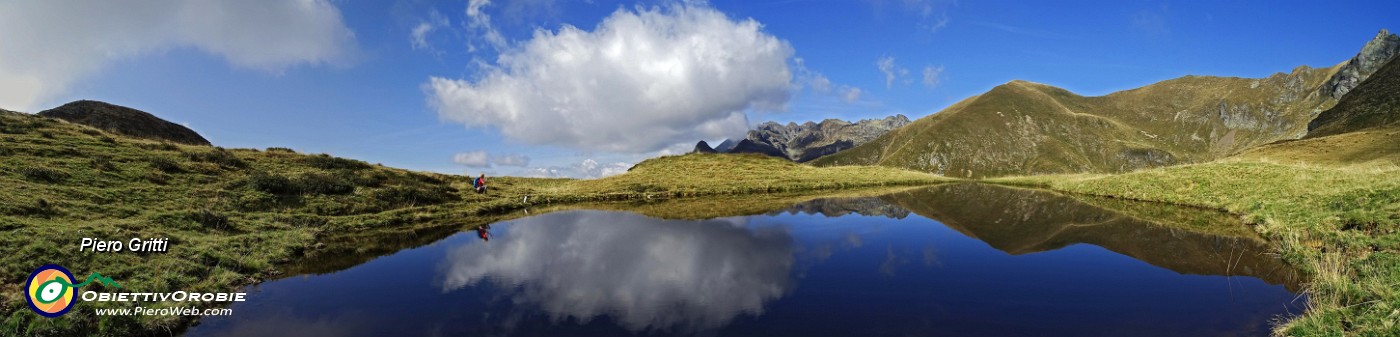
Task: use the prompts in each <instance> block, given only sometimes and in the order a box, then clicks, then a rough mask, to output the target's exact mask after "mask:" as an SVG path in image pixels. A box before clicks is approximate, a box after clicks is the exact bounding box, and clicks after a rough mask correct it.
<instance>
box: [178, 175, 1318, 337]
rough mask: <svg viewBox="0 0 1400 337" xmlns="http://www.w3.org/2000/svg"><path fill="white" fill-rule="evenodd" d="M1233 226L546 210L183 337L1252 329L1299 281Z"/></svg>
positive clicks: (914, 210)
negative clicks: (485, 236) (692, 216)
mask: <svg viewBox="0 0 1400 337" xmlns="http://www.w3.org/2000/svg"><path fill="white" fill-rule="evenodd" d="M648 213H649V214H656V215H665V214H666V213H668V212H667V210H666V209H665V207H661V208H657V207H651V208H648ZM1240 226H1242V225H1240V224H1237V223H1233V222H1231V219H1230V218H1229V217H1226V216H1223V215H1220V214H1215V213H1209V212H1202V211H1195V210H1184V209H1175V208H1163V207H1161V206H1157V205H1145V204H1131V203H1123V202H1116V201H1111V200H1082V199H1075V198H1070V197H1065V196H1061V195H1057V194H1051V193H1044V192H1036V191H1029V190H1020V189H1009V188H1002V187H992V186H984V185H969V184H962V185H948V186H939V187H935V188H930V189H921V190H916V191H909V192H904V193H897V194H893V195H888V196H883V197H879V198H861V199H825V200H815V201H811V202H805V203H802V204H799V205H795V206H793V207H792V208H790V209H786V210H777V211H773V212H770V213H767V214H759V215H749V216H734V217H725V218H716V219H710V220H663V219H660V218H656V217H649V216H645V215H639V214H634V213H628V212H619V211H592V210H578V211H563V212H555V213H549V214H543V215H537V216H532V217H525V218H520V219H516V220H511V221H505V222H501V223H496V224H493V225H492V226H491V230H490V234H491V235H492V238H491V240H490V241H483V240H481V239H479V238H478V235H477V233H476V232H462V233H458V234H453V235H451V236H449V237H447V238H445V239H442V240H440V241H437V242H433V243H431V244H428V245H426V246H421V247H417V248H412V249H406V250H402V251H399V252H397V253H393V254H391V255H386V256H383V257H379V258H375V259H372V260H370V261H368V262H365V263H363V264H360V265H357V266H353V267H350V268H348V269H344V270H341V271H338V272H333V273H328V274H320V275H315V276H296V277H290V278H286V279H281V280H277V281H272V282H267V283H264V284H262V285H259V286H255V287H251V288H250V289H248V291H249V292H250V294H249V296H248V298H249V301H248V302H243V303H239V304H237V305H234V306H232V308H233V310H234V315H233V316H227V317H209V318H206V319H204V320H202V321H201V323H200V325H198V326H195V327H193V328H191V329H190V330H189V332H188V334H189V335H195V336H221V335H241V336H267V335H300V336H421V335H433V336H438V335H441V336H458V335H470V336H559V335H598V336H612V335H707V336H709V335H714V336H731V335H735V336H844V335H853V336H854V335H859V336H878V335H899V336H905V335H912V336H930V335H941V336H1265V335H1267V334H1268V329H1269V324H1270V322H1271V320H1273V319H1275V318H1276V317H1279V316H1281V315H1287V314H1289V313H1290V312H1291V313H1298V312H1299V311H1300V309H1299V308H1300V306H1301V305H1302V300H1298V299H1296V298H1297V296H1296V295H1295V294H1294V292H1295V291H1296V290H1297V287H1298V285H1297V284H1298V282H1299V280H1297V279H1296V276H1295V274H1294V273H1293V272H1292V271H1291V270H1289V269H1288V268H1287V267H1286V266H1284V265H1283V264H1282V263H1281V262H1279V261H1278V260H1277V259H1275V258H1273V257H1271V256H1270V255H1268V254H1265V252H1266V251H1267V248H1266V247H1265V242H1264V241H1262V240H1260V239H1258V238H1257V237H1254V236H1252V235H1250V234H1249V233H1250V232H1249V230H1248V229H1247V228H1242V227H1240Z"/></svg>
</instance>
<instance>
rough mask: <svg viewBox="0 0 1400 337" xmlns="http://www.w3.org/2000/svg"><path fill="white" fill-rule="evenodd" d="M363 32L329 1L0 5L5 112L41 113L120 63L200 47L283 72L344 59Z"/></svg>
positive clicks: (0, 96)
mask: <svg viewBox="0 0 1400 337" xmlns="http://www.w3.org/2000/svg"><path fill="white" fill-rule="evenodd" d="M353 44H354V34H353V33H352V32H351V31H350V29H349V28H347V27H346V26H345V24H344V22H343V21H342V19H341V15H340V10H339V9H337V8H336V7H335V6H334V5H333V4H331V3H330V1H328V0H245V1H223V0H130V1H80V0H44V1H4V2H0V106H3V107H7V108H15V109H21V110H33V109H35V108H36V106H35V105H36V104H42V103H47V102H46V100H49V99H53V98H55V97H56V96H58V95H61V94H63V93H64V92H65V91H66V90H67V89H68V87H69V86H71V85H72V84H73V83H74V82H76V81H79V80H81V79H82V78H83V77H85V76H89V75H91V74H93V73H94V72H96V71H98V70H100V69H101V68H102V67H103V66H104V65H106V64H108V63H110V62H111V61H113V60H117V59H123V58H130V57H137V56H140V55H143V54H148V53H153V52H160V51H163V50H168V49H171V48H181V47H186V48H195V49H198V50H202V51H204V52H207V53H210V54H214V55H218V56H220V57H222V58H224V59H226V60H227V61H228V62H229V63H232V64H233V65H235V66H239V67H246V68H253V69H259V70H266V71H273V72H276V71H281V70H283V69H285V68H286V67H288V66H292V65H296V64H324V63H338V62H342V61H344V60H345V59H346V58H347V57H348V54H349V52H350V50H351V49H353Z"/></svg>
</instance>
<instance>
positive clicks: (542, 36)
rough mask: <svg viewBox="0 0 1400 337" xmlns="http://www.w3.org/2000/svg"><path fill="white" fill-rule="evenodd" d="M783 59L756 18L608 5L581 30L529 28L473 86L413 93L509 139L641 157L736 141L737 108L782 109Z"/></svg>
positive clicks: (787, 76) (742, 118) (454, 82)
mask: <svg viewBox="0 0 1400 337" xmlns="http://www.w3.org/2000/svg"><path fill="white" fill-rule="evenodd" d="M473 3H474V4H475V3H477V2H476V1H474V2H473ZM478 15H484V14H481V13H479V14H478ZM792 55H793V51H792V48H791V47H790V46H789V45H788V43H787V42H785V41H783V40H780V39H778V38H776V37H773V36H771V35H768V34H767V33H764V32H763V31H762V25H760V24H759V23H758V22H756V21H754V20H752V19H749V20H742V21H735V20H731V19H730V18H729V17H727V16H725V15H724V14H723V13H720V12H719V11H716V10H714V9H711V8H708V7H696V6H692V5H686V4H675V5H670V6H668V7H663V8H650V9H645V8H642V9H637V10H635V11H629V10H625V9H619V10H618V11H616V12H614V13H613V14H612V15H610V16H608V17H607V18H605V19H603V21H602V22H601V23H599V24H598V26H597V27H594V28H593V30H592V31H585V30H582V29H578V28H575V27H572V26H564V27H563V28H560V29H559V30H558V31H557V32H551V31H547V30H537V31H536V32H535V34H534V36H533V37H532V38H531V39H530V40H529V41H525V42H522V43H521V44H520V45H518V46H515V47H512V48H509V49H507V50H505V51H504V52H503V53H502V54H501V55H500V56H499V57H498V58H497V60H496V62H495V65H494V66H492V67H488V68H487V69H484V73H483V74H482V75H481V76H480V77H479V78H477V79H473V80H463V79H448V78H441V77H432V78H431V79H430V80H429V81H428V83H427V84H425V89H426V90H427V91H428V100H429V101H430V104H431V105H432V106H433V107H434V108H435V109H436V110H437V112H438V114H439V115H440V116H442V117H443V118H445V119H448V120H453V121H457V122H462V123H464V124H467V125H469V126H491V127H496V128H498V129H499V130H500V131H501V134H502V135H504V136H505V137H508V138H511V139H515V140H520V141H523V142H526V143H530V144H553V145H560V146H566V147H571V148H575V149H583V150H590V151H591V150H601V151H609V152H623V153H643V152H650V151H656V150H659V149H662V148H665V147H667V146H670V145H674V144H677V143H689V142H694V141H695V140H696V139H715V138H722V137H732V136H736V135H740V134H743V133H744V132H746V130H747V129H748V119H747V117H746V115H745V110H747V109H759V110H781V109H783V108H784V107H785V106H786V104H787V100H788V96H789V90H790V88H791V81H792V77H793V76H792V72H791V71H790V70H789V68H788V64H787V62H788V60H789V58H790V57H791V56H792Z"/></svg>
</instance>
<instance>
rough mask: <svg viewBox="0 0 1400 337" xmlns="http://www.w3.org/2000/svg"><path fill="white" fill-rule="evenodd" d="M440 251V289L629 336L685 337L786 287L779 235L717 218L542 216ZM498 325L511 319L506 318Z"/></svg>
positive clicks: (787, 248)
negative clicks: (487, 288) (477, 294)
mask: <svg viewBox="0 0 1400 337" xmlns="http://www.w3.org/2000/svg"><path fill="white" fill-rule="evenodd" d="M493 232H496V233H495V234H496V236H495V237H494V238H493V239H492V240H491V241H490V242H486V243H476V244H468V245H464V246H462V247H461V248H458V249H455V250H453V251H451V252H449V253H448V255H447V259H446V262H445V264H446V265H445V266H444V267H443V268H442V269H443V270H444V272H443V274H444V276H443V281H442V287H443V291H444V292H452V291H456V290H458V289H461V288H464V287H468V286H473V285H477V284H482V283H493V284H495V285H497V286H498V287H501V289H504V292H502V293H501V294H500V296H502V298H501V299H502V300H503V301H507V302H508V303H514V304H517V305H527V306H530V307H532V308H535V307H537V308H539V309H538V310H540V311H543V312H544V313H545V314H547V315H549V316H550V317H551V318H552V319H554V320H560V321H562V320H572V321H577V322H588V321H590V320H592V319H594V318H598V317H600V316H604V315H606V316H609V317H611V318H612V319H613V320H615V321H616V322H617V323H618V325H620V326H621V327H623V328H625V329H628V330H631V331H634V332H639V331H662V332H669V333H667V334H690V333H692V332H696V331H699V330H706V329H713V328H718V327H722V326H725V325H727V324H728V323H729V322H731V321H732V320H733V319H734V318H736V317H739V316H740V315H755V316H756V315H760V314H762V313H763V312H764V304H765V303H767V302H770V301H772V300H775V299H777V298H779V297H781V296H783V295H784V294H786V293H787V292H788V291H789V290H790V289H791V288H792V284H793V283H792V282H793V281H792V279H791V276H789V275H790V274H791V273H792V270H793V267H794V265H795V264H796V263H795V260H796V258H795V257H794V253H793V252H794V251H795V250H796V249H795V248H796V247H795V244H794V240H793V238H792V236H791V234H789V233H788V232H787V231H786V230H785V229H783V228H771V227H770V228H757V229H750V228H747V227H746V226H744V225H743V224H735V223H732V222H731V221H727V220H725V219H716V220H703V221H691V220H660V219H654V218H648V217H645V216H640V215H635V214H630V213H620V212H600V211H574V212H558V213H549V214H544V215H540V216H535V217H528V218H523V219H519V220H515V221H513V222H512V223H511V224H510V225H509V227H503V228H497V229H495V230H493ZM504 321H513V320H512V319H509V318H506V319H504Z"/></svg>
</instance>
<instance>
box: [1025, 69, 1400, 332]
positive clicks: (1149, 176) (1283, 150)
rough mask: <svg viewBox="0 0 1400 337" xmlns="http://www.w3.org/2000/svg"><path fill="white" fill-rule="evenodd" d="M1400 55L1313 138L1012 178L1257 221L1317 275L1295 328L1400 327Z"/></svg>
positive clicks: (1327, 115) (1328, 116)
mask: <svg viewBox="0 0 1400 337" xmlns="http://www.w3.org/2000/svg"><path fill="white" fill-rule="evenodd" d="M1396 88H1400V63H1397V62H1390V64H1387V65H1385V66H1384V67H1382V68H1381V70H1379V71H1377V72H1376V73H1375V74H1374V75H1372V76H1371V77H1370V78H1369V79H1367V80H1366V81H1365V82H1363V83H1361V84H1360V85H1359V86H1357V87H1356V88H1355V89H1353V90H1352V91H1351V92H1350V93H1348V94H1347V95H1346V96H1344V97H1343V98H1342V99H1341V101H1340V102H1338V103H1337V104H1336V106H1334V107H1333V108H1332V109H1329V110H1327V111H1325V112H1322V113H1321V114H1320V116H1322V117H1319V119H1318V121H1319V122H1317V123H1314V126H1315V128H1314V130H1312V131H1311V132H1310V133H1309V134H1308V135H1307V137H1306V138H1304V139H1301V140H1294V141H1285V142H1279V143H1274V144H1269V145H1265V146H1261V147H1257V148H1253V149H1250V150H1248V151H1246V152H1244V153H1242V154H1240V155H1238V156H1235V157H1232V158H1229V159H1225V160H1221V161H1217V162H1213V163H1206V164H1197V165H1186V166H1177V167H1168V168H1161V169H1154V170H1146V171H1138V172H1132V173H1127V174H1122V175H1113V176H1106V175H1061V176H1038V177H1019V178H1005V179H999V180H997V181H1001V182H1007V183H1020V184H1033V185H1040V186H1045V187H1049V188H1052V189H1057V190H1062V191H1070V192H1076V193H1084V194H1092V195H1101V196H1112V197H1118V198H1127V199H1139V200H1148V201H1160V202H1169V203H1177V204H1187V205H1195V206H1203V207H1211V208H1217V209H1222V210H1226V211H1229V212H1231V213H1235V214H1239V215H1242V216H1244V217H1246V219H1247V220H1248V221H1249V222H1251V223H1254V224H1256V225H1255V230H1256V231H1258V232H1260V233H1261V234H1263V235H1264V236H1265V237H1267V238H1269V239H1270V240H1271V241H1272V242H1274V243H1275V244H1276V245H1277V246H1279V251H1280V253H1281V254H1282V255H1283V257H1284V258H1285V259H1286V260H1288V261H1289V262H1290V263H1292V264H1294V265H1296V266H1299V267H1300V268H1302V269H1303V270H1304V271H1305V272H1308V273H1309V274H1311V275H1312V283H1311V284H1310V285H1309V287H1308V292H1309V294H1310V300H1311V302H1310V304H1311V306H1312V308H1311V309H1309V310H1308V312H1307V313H1306V314H1305V315H1303V316H1302V317H1300V318H1297V319H1294V320H1292V321H1290V322H1288V323H1287V324H1286V325H1285V326H1283V327H1282V328H1281V329H1280V331H1281V332H1283V333H1284V334H1287V335H1306V336H1337V335H1361V336H1394V335H1400V166H1397V163H1400V137H1396V136H1397V134H1400V127H1397V126H1396V125H1395V123H1396V121H1397V120H1400V117H1397V116H1400V110H1397V107H1400V104H1397V103H1400V101H1397V100H1396V98H1395V90H1396Z"/></svg>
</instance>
